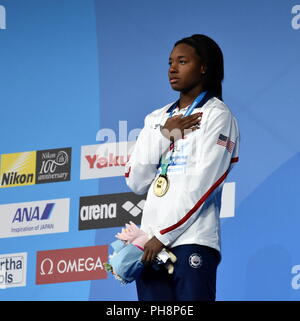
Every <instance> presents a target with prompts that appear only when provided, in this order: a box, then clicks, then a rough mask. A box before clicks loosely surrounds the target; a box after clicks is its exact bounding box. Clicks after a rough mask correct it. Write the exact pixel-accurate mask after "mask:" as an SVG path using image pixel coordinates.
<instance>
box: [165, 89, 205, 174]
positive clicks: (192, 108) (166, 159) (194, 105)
mask: <svg viewBox="0 0 300 321" xmlns="http://www.w3.org/2000/svg"><path fill="white" fill-rule="evenodd" d="M206 93H207V91H204V92H202V93H201V94H200V95H199V96H198V97H197V98H196V99H195V100H194V101H193V103H192V104H191V105H190V107H189V108H188V110H187V111H186V112H185V114H184V115H183V117H186V116H189V115H191V113H192V112H193V110H194V109H195V108H196V106H197V105H199V104H200V103H201V101H202V100H203V98H204V96H205V94H206ZM176 106H177V103H176V104H174V106H173V109H172V110H171V111H170V114H169V118H171V117H172V116H173V111H174V109H175V108H176ZM169 149H170V150H171V151H172V152H171V154H170V157H168V158H167V157H165V156H162V158H161V161H160V167H161V173H160V175H162V176H166V175H167V171H168V167H169V165H170V163H171V157H172V155H173V152H174V143H172V144H171V145H170V148H169Z"/></svg>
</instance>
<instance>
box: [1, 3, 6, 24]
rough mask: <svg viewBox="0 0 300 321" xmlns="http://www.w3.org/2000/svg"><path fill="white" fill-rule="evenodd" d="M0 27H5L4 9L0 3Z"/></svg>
mask: <svg viewBox="0 0 300 321" xmlns="http://www.w3.org/2000/svg"><path fill="white" fill-rule="evenodd" d="M0 29H6V10H5V7H3V6H1V5H0Z"/></svg>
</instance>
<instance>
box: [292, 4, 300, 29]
mask: <svg viewBox="0 0 300 321" xmlns="http://www.w3.org/2000/svg"><path fill="white" fill-rule="evenodd" d="M292 14H293V15H295V16H294V17H293V19H292V22H291V24H292V28H293V29H295V30H299V29H300V5H299V4H297V5H295V6H293V8H292Z"/></svg>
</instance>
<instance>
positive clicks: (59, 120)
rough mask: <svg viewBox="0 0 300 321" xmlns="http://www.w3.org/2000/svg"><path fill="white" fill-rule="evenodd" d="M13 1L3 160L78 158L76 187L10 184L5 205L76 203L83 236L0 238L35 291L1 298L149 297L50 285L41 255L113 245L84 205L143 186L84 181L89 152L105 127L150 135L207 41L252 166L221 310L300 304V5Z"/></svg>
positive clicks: (237, 176) (222, 284) (4, 44)
mask: <svg viewBox="0 0 300 321" xmlns="http://www.w3.org/2000/svg"><path fill="white" fill-rule="evenodd" d="M298 3H299V1H298ZM0 5H1V6H2V7H3V8H5V11H3V10H2V11H1V12H2V13H3V12H5V15H6V25H5V28H2V29H0V48H1V49H0V73H1V74H0V75H1V76H0V103H1V126H0V137H1V139H0V154H10V153H17V152H25V151H34V150H46V149H55V148H61V147H71V148H72V168H71V180H70V181H67V182H59V183H51V184H38V185H31V186H18V187H9V188H0V205H2V204H9V203H19V202H29V201H38V200H51V199H58V198H70V221H69V232H66V233H57V234H49V235H33V236H24V237H10V238H1V239H0V256H1V255H4V256H5V254H12V253H21V252H26V253H27V279H26V285H25V286H22V287H14V288H7V289H0V299H1V300H23V299H26V300H136V299H137V297H136V293H135V287H134V284H130V285H128V286H126V287H121V286H120V284H119V283H118V282H117V281H116V280H114V278H113V277H111V275H109V276H108V278H107V279H99V280H88V281H79V282H64V283H54V284H47V285H36V280H35V279H36V253H37V251H46V250H52V249H62V248H77V247H85V246H94V245H106V244H109V243H110V242H111V240H113V238H114V235H115V234H116V232H117V231H119V228H106V229H95V230H87V231H79V230H78V213H79V198H80V197H82V196H89V195H102V194H112V193H122V192H128V191H129V190H128V188H127V186H126V184H125V182H124V178H123V177H108V178H101V179H89V180H80V152H81V146H83V145H93V144H98V143H99V142H97V141H96V134H97V132H98V130H99V129H101V128H111V129H113V130H114V131H115V132H116V133H118V129H119V127H118V126H119V121H122V120H123V121H124V120H126V121H127V122H128V131H130V130H131V129H134V128H141V127H142V126H143V120H144V117H145V115H146V114H148V113H149V112H151V111H152V110H154V109H156V108H159V107H161V106H163V105H165V104H167V103H169V102H171V101H173V100H175V99H176V98H177V93H176V92H173V91H172V90H171V88H170V86H169V84H168V80H167V69H168V57H169V53H170V51H171V50H172V47H173V44H174V43H175V41H177V40H179V39H181V38H182V37H185V36H189V35H191V34H194V33H203V34H206V35H208V36H210V37H212V38H213V39H215V40H216V41H217V42H218V43H219V45H220V47H221V48H222V50H223V53H224V60H225V79H224V84H223V98H224V101H225V103H227V105H229V107H230V108H231V110H232V112H233V113H234V114H235V116H236V118H237V119H238V122H239V126H240V132H241V151H240V162H239V163H238V165H237V166H236V167H235V169H234V171H233V172H232V173H231V175H230V177H229V178H228V181H234V182H236V208H235V216H234V217H232V218H224V219H222V232H223V233H222V244H223V260H222V262H221V264H220V266H219V270H218V288H217V300H299V299H300V278H299V276H298V274H299V273H300V268H299V269H298V270H297V268H296V267H295V266H297V265H300V256H299V234H298V233H297V232H298V231H297V228H298V226H299V224H300V218H299V215H298V213H299V210H300V203H299V198H298V188H297V185H298V176H299V175H300V174H299V173H300V171H299V167H300V165H299V164H300V155H299V153H300V141H299V139H298V130H299V125H298V123H299V117H300V111H299V101H298V96H299V89H300V88H299V74H300V61H299V51H300V41H299V40H300V29H298V28H297V23H298V22H299V24H300V17H298V16H297V12H299V13H300V9H299V11H297V10H296V11H295V9H294V13H292V8H293V7H294V6H295V5H297V1H284V0H280V1H272V0H263V1H261V0H260V1H259V0H253V1H251V2H247V1H235V0H227V1H223V0H210V1H207V0H201V1H199V0H186V1H185V2H182V1H179V0H172V1H171V0H164V1H159V0H152V1H144V0H143V1H139V0H126V1H121V0H111V1H103V0H95V1H93V0H43V1H38V0H26V1H22V0H0ZM292 21H294V22H293V23H292ZM1 214H2V213H0V223H1ZM295 271H296V272H295ZM297 271H299V272H297ZM297 273H298V274H297Z"/></svg>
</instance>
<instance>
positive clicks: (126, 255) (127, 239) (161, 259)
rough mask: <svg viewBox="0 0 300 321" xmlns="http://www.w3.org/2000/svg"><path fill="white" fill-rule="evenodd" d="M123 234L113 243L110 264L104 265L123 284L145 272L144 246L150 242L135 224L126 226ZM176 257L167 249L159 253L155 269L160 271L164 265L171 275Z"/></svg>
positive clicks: (131, 223) (119, 234) (154, 265)
mask: <svg viewBox="0 0 300 321" xmlns="http://www.w3.org/2000/svg"><path fill="white" fill-rule="evenodd" d="M125 226H126V228H125V229H124V228H122V231H121V233H118V234H117V235H116V238H117V239H118V240H116V241H114V242H113V243H111V246H112V248H113V250H114V252H113V254H112V255H110V256H109V262H107V263H104V268H105V270H106V271H108V272H111V273H112V274H113V275H114V277H115V278H116V279H117V280H119V281H120V282H121V283H122V284H126V283H130V282H132V281H134V280H135V279H136V278H137V277H138V276H139V275H140V274H141V272H142V271H143V268H144V264H143V263H142V261H141V259H142V256H143V254H144V245H145V243H146V242H147V241H148V240H149V238H148V235H147V234H146V233H145V232H144V231H143V230H141V229H139V228H138V227H137V226H136V225H135V224H134V223H133V222H130V223H129V224H125ZM176 259H177V258H176V256H175V255H174V254H173V253H172V252H170V251H168V250H166V249H165V248H164V249H163V250H162V251H161V252H159V253H158V255H157V257H156V260H155V262H154V263H153V264H152V266H153V268H155V269H159V268H160V267H159V265H161V264H164V265H165V267H166V268H167V270H168V273H169V274H172V273H173V271H174V266H173V264H172V263H174V262H175V261H176Z"/></svg>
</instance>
